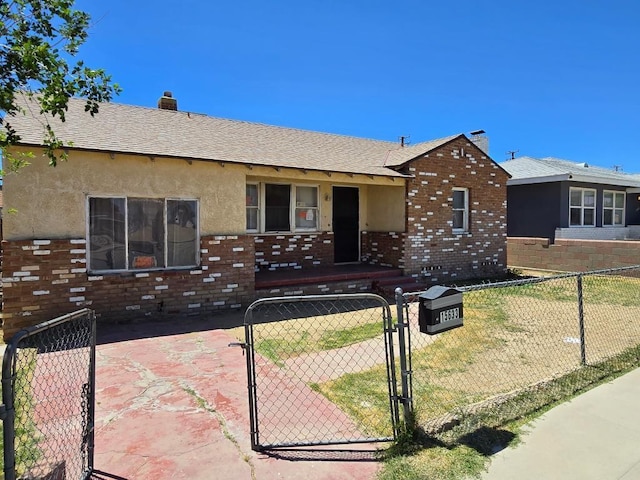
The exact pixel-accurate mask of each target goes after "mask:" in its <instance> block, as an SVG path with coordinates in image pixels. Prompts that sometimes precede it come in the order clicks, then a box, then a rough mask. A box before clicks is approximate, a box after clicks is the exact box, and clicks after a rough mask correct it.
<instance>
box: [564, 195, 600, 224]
mask: <svg viewBox="0 0 640 480" xmlns="http://www.w3.org/2000/svg"><path fill="white" fill-rule="evenodd" d="M595 224H596V191H595V190H593V189H591V188H575V187H571V188H570V189H569V225H570V226H572V227H580V226H589V227H593V226H595Z"/></svg>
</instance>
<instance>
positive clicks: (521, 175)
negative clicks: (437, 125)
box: [500, 157, 640, 241]
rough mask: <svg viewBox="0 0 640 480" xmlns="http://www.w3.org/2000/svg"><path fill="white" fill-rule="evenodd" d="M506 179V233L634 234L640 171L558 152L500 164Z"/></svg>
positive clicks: (638, 232) (638, 230)
mask: <svg viewBox="0 0 640 480" xmlns="http://www.w3.org/2000/svg"><path fill="white" fill-rule="evenodd" d="M500 166H501V167H502V168H504V169H505V170H506V171H507V172H508V173H509V174H510V175H511V178H510V179H509V180H508V181H507V216H508V217H507V218H508V222H507V234H508V236H510V237H544V238H549V239H551V241H553V240H554V239H556V238H573V239H593V240H622V239H629V238H634V239H637V238H640V175H631V174H628V173H624V172H622V171H617V170H615V169H607V168H602V167H594V166H591V165H588V164H586V163H577V162H571V161H568V160H561V159H558V158H551V157H546V158H532V157H519V158H516V159H513V160H508V161H506V162H502V163H501V164H500Z"/></svg>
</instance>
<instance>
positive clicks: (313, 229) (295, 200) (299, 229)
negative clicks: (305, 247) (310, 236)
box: [291, 183, 320, 232]
mask: <svg viewBox="0 0 640 480" xmlns="http://www.w3.org/2000/svg"><path fill="white" fill-rule="evenodd" d="M300 187H307V188H315V189H316V206H315V207H309V208H310V209H312V210H313V211H314V212H315V223H316V226H315V227H296V209H297V208H298V188H300ZM291 190H292V193H293V195H291V227H292V231H294V232H317V231H318V229H319V227H320V185H315V184H309V183H294V184H293V185H291Z"/></svg>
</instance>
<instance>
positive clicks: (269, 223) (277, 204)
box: [264, 183, 291, 232]
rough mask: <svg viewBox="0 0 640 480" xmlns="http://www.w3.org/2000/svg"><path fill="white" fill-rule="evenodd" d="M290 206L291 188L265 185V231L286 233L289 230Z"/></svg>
mask: <svg viewBox="0 0 640 480" xmlns="http://www.w3.org/2000/svg"><path fill="white" fill-rule="evenodd" d="M290 206H291V186H290V185H275V184H270V183H267V184H266V185H265V186H264V226H265V231H267V232H288V231H289V230H290V229H291V223H290V218H289V212H290V210H289V208H290Z"/></svg>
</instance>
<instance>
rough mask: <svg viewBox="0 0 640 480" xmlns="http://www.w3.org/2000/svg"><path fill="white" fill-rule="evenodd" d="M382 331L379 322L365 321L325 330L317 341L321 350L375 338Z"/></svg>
mask: <svg viewBox="0 0 640 480" xmlns="http://www.w3.org/2000/svg"><path fill="white" fill-rule="evenodd" d="M382 333H383V330H382V323H381V322H376V323H365V324H364V325H356V326H355V327H351V328H345V329H344V330H330V331H326V332H324V333H323V334H322V336H321V337H320V341H319V342H318V343H319V347H320V349H321V350H333V349H336V348H342V347H346V346H349V345H353V344H355V343H360V342H364V341H365V340H370V339H372V338H376V337H378V336H380V335H382Z"/></svg>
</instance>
